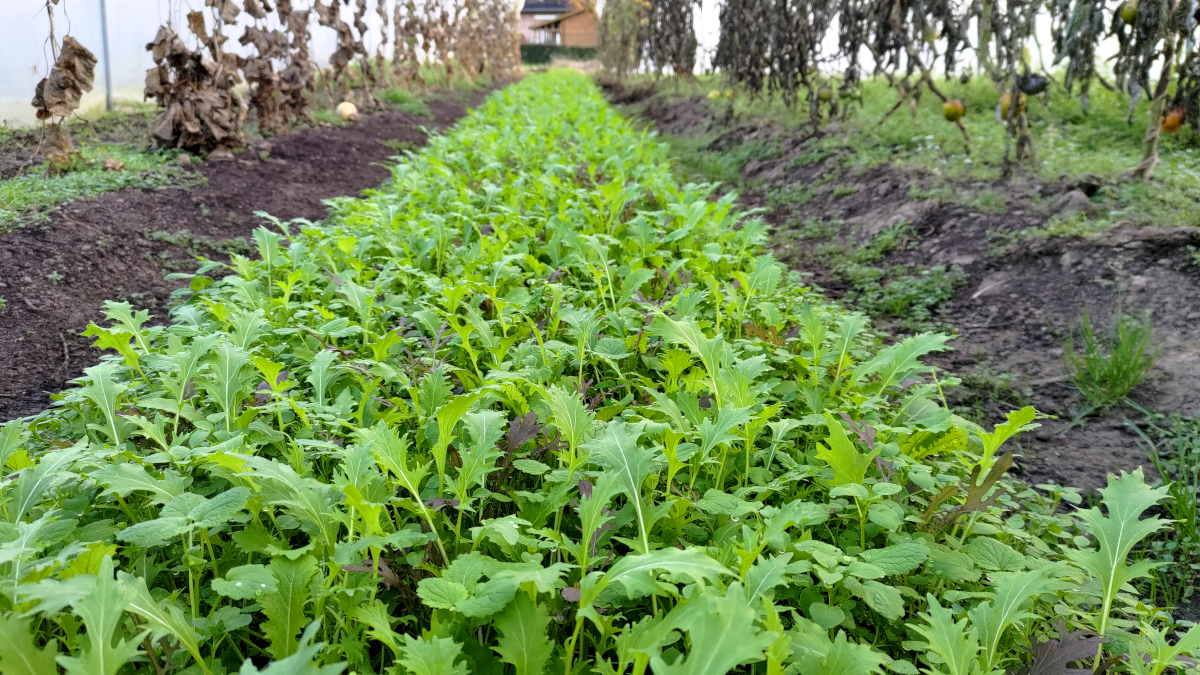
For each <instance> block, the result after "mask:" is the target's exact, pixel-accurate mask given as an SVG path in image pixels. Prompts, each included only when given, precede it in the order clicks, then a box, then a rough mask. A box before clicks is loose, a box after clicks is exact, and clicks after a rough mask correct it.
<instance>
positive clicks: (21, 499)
mask: <svg viewBox="0 0 1200 675" xmlns="http://www.w3.org/2000/svg"><path fill="white" fill-rule="evenodd" d="M87 448H88V442H87V441H86V440H81V441H80V442H79V443H76V444H75V445H73V446H71V447H69V448H63V449H62V450H56V451H54V452H50V453H47V454H45V455H43V456H42V457H41V459H39V460H38V463H37V464H36V465H34V466H32V467H29V468H27V469H22V470H21V473H20V475H18V476H17V485H16V489H15V491H14V492H13V495H12V501H11V502H9V505H8V507H9V508H8V515H9V522H11V523H15V522H17V521H19V520H21V519H22V518H24V517H25V516H26V515H27V514H28V513H29V510H30V509H32V508H33V506H34V504H35V503H37V502H39V501H40V500H42V499H43V498H44V497H45V496H46V491H47V490H50V489H52V488H54V487H55V486H58V485H62V484H63V483H65V482H67V481H68V480H70V479H71V478H73V477H74V476H72V474H71V473H70V472H69V471H68V469H69V468H70V466H71V465H72V464H74V463H75V460H77V459H79V458H80V457H82V456H83V454H84V452H85V451H86V450H87Z"/></svg>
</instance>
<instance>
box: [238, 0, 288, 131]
mask: <svg viewBox="0 0 1200 675" xmlns="http://www.w3.org/2000/svg"><path fill="white" fill-rule="evenodd" d="M254 2H255V0H246V6H247V7H249V6H250V5H251V3H254ZM247 12H248V13H249V10H247ZM251 16H253V14H251ZM264 16H265V15H264ZM255 18H258V17H255ZM238 43H239V44H241V45H243V46H244V45H250V44H252V45H254V49H255V51H256V52H257V53H256V54H255V55H254V56H252V57H250V58H248V59H246V61H245V63H244V64H243V65H242V75H243V76H244V77H245V78H246V82H247V83H248V84H249V85H250V88H249V92H248V93H249V95H250V107H251V108H252V109H253V110H254V113H255V116H256V117H257V118H258V128H259V130H260V131H262V132H268V133H273V134H279V133H282V132H285V131H287V127H288V119H287V115H286V113H284V111H283V110H282V109H281V108H280V105H279V104H280V95H279V76H278V75H277V74H276V73H275V68H274V65H273V63H272V61H274V60H277V59H283V58H285V57H287V55H288V46H289V41H288V37H287V35H285V34H284V33H283V32H282V31H279V30H270V31H268V30H264V29H261V28H259V27H258V26H255V25H253V24H251V25H249V26H246V30H245V32H244V33H243V34H242V37H241V38H239V39H238Z"/></svg>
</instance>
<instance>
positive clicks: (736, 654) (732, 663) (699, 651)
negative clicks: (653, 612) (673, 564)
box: [650, 583, 779, 675]
mask: <svg viewBox="0 0 1200 675" xmlns="http://www.w3.org/2000/svg"><path fill="white" fill-rule="evenodd" d="M756 615H757V612H756V611H755V610H754V608H752V607H751V606H750V605H749V604H748V603H747V602H746V596H745V593H744V591H743V590H742V587H741V584H738V583H734V584H731V585H730V586H729V588H728V589H726V591H725V595H723V596H719V595H716V594H715V593H714V592H713V591H712V590H711V589H705V590H703V591H697V592H696V593H695V594H693V595H692V597H691V598H689V599H688V601H687V602H682V603H680V604H678V605H676V607H675V609H673V610H671V613H670V614H668V615H667V618H666V623H667V624H669V625H670V626H671V628H674V629H676V630H681V631H684V632H686V633H687V634H688V638H689V642H690V643H691V649H690V650H689V651H688V654H687V656H684V657H681V658H680V659H679V660H677V661H676V662H675V663H673V664H667V663H666V662H664V661H663V659H662V657H660V656H656V657H654V658H652V659H651V660H650V661H651V664H652V665H653V668H654V672H655V673H656V674H658V673H661V674H662V675H726V673H729V672H730V671H732V670H733V669H734V668H735V667H736V666H737V665H738V664H741V663H754V662H757V661H762V660H763V659H764V658H765V654H764V651H765V650H766V649H767V647H769V646H770V645H771V643H773V642H774V641H775V638H777V637H779V636H778V635H777V634H775V633H770V632H767V631H762V630H759V629H758V628H757V627H756V625H755V617H756Z"/></svg>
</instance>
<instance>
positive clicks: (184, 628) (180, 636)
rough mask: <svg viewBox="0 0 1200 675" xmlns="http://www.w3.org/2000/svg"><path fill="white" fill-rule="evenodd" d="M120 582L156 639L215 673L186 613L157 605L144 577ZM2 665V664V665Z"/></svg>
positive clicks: (131, 606)
mask: <svg viewBox="0 0 1200 675" xmlns="http://www.w3.org/2000/svg"><path fill="white" fill-rule="evenodd" d="M117 578H118V580H119V581H120V583H121V586H122V588H123V589H124V591H125V593H126V595H127V597H128V598H129V607H128V609H129V611H130V612H133V613H134V614H137V615H138V616H140V617H142V618H143V619H145V621H146V622H147V623H148V624H149V625H150V628H151V630H153V631H154V633H155V637H156V638H157V637H158V636H159V635H170V636H171V637H173V638H175V639H176V640H178V641H179V644H180V645H181V646H182V647H183V648H184V649H185V650H187V652H188V654H191V656H192V658H193V659H195V661H196V665H197V666H199V667H200V669H201V670H202V671H204V672H205V673H210V674H211V672H212V671H211V670H209V668H208V664H206V663H205V662H204V658H203V657H202V656H201V655H200V640H199V638H198V637H197V636H196V631H195V630H194V629H193V628H192V623H191V620H190V619H189V618H188V616H187V615H185V614H184V613H183V610H182V609H180V608H179V607H178V606H176V605H175V604H174V603H172V602H170V601H165V602H162V603H160V602H158V601H156V600H155V599H154V596H152V595H150V589H149V588H147V587H146V580H145V579H144V578H142V577H135V576H133V575H131V574H128V573H126V572H118V573H117ZM0 665H3V664H2V663H0Z"/></svg>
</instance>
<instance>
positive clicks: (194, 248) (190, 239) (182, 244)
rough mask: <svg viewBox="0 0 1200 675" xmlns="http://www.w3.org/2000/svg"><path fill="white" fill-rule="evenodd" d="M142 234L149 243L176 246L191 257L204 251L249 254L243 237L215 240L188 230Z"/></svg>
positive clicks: (248, 248)
mask: <svg viewBox="0 0 1200 675" xmlns="http://www.w3.org/2000/svg"><path fill="white" fill-rule="evenodd" d="M143 234H144V235H145V237H146V238H147V239H149V240H150V241H155V242H160V243H163V244H169V245H171V246H178V247H179V248H182V249H184V250H186V251H187V252H188V254H190V255H192V256H198V255H200V254H201V253H203V252H205V251H215V252H217V253H224V254H226V255H229V254H231V253H238V254H241V255H246V254H248V253H249V252H250V244H249V243H248V242H247V241H246V239H245V238H243V237H230V238H229V239H216V238H214V237H209V236H207V235H203V234H195V233H194V232H192V231H190V230H178V231H176V232H167V231H165V230H158V231H155V232H143Z"/></svg>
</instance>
